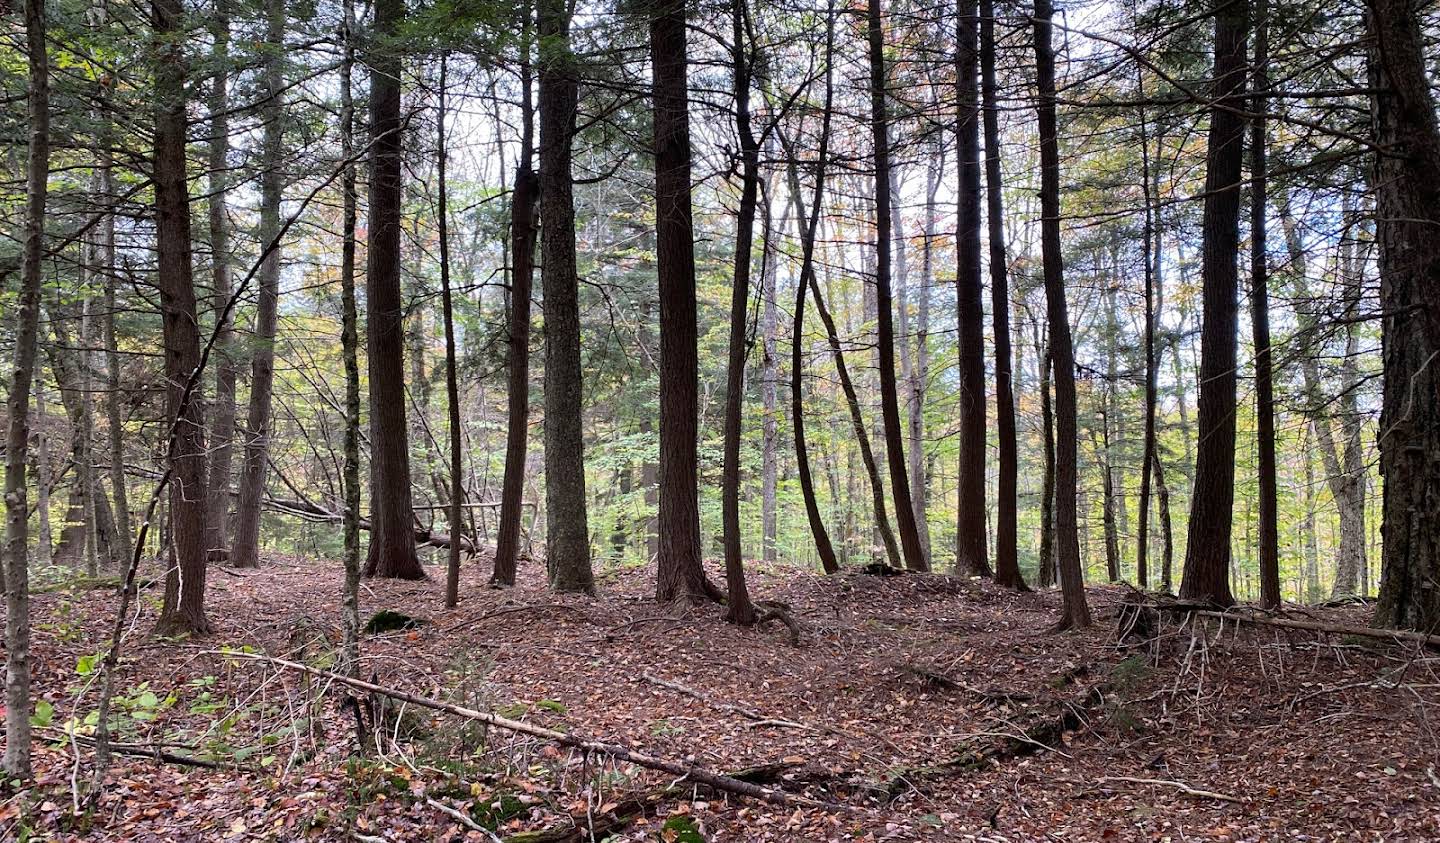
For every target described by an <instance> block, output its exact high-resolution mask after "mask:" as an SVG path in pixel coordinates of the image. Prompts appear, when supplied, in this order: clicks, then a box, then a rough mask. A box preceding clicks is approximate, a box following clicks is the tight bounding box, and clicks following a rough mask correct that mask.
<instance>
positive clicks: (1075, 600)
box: [1034, 0, 1091, 629]
mask: <svg viewBox="0 0 1440 843" xmlns="http://www.w3.org/2000/svg"><path fill="white" fill-rule="evenodd" d="M1053 15H1054V8H1053V7H1052V5H1051V2H1050V0H1035V17H1034V27H1035V64H1036V74H1035V75H1036V82H1037V85H1036V87H1037V88H1038V90H1039V95H1040V96H1039V100H1038V103H1037V106H1036V112H1037V117H1038V121H1039V129H1040V217H1041V219H1040V246H1041V253H1042V259H1043V262H1044V274H1045V301H1046V310H1047V314H1048V316H1049V326H1050V357H1051V365H1052V367H1053V373H1054V378H1055V415H1056V420H1055V421H1056V424H1055V437H1056V441H1055V545H1056V547H1055V552H1056V568H1057V569H1058V572H1059V575H1060V590H1061V594H1062V595H1063V598H1064V613H1063V614H1062V616H1061V618H1060V621H1059V623H1058V624H1057V627H1058V628H1061V629H1075V628H1084V627H1087V626H1089V625H1090V623H1091V620H1090V606H1089V604H1088V603H1087V602H1086V600H1085V580H1084V571H1083V570H1082V569H1081V567H1080V536H1079V530H1078V524H1077V519H1076V511H1075V496H1076V491H1077V485H1078V483H1077V477H1076V470H1075V467H1076V462H1077V457H1078V454H1077V447H1076V446H1077V444H1078V440H1077V433H1076V415H1075V350H1074V346H1073V344H1072V340H1071V336H1070V316H1069V308H1068V306H1067V305H1066V302H1065V275H1064V272H1065V267H1064V262H1063V261H1064V259H1063V254H1062V252H1061V248H1060V146H1059V136H1058V131H1059V130H1058V128H1057V126H1056V115H1055V100H1056V96H1055V49H1054V47H1053V46H1052V45H1051V41H1050V38H1051V29H1052V23H1051V18H1052V16H1053Z"/></svg>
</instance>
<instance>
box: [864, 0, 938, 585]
mask: <svg viewBox="0 0 1440 843" xmlns="http://www.w3.org/2000/svg"><path fill="white" fill-rule="evenodd" d="M881 2H882V0H868V4H867V28H866V29H867V35H868V38H869V42H870V132H871V137H872V141H873V143H874V151H873V154H874V158H875V307H876V314H875V315H876V334H877V337H876V339H877V341H878V342H879V344H880V346H879V356H880V414H881V417H882V419H883V420H884V423H885V454H886V463H887V464H888V465H889V467H890V486H891V491H892V494H893V495H894V500H895V520H896V522H897V525H898V526H899V529H900V547H901V549H902V550H903V552H904V556H905V567H906V568H909V569H911V570H914V571H928V570H930V560H929V559H928V558H926V556H925V548H924V547H923V546H922V545H921V544H920V532H919V529H918V528H917V527H916V526H915V506H914V503H913V502H912V501H911V500H910V480H909V477H908V472H907V471H906V468H905V433H904V430H903V429H902V428H901V427H900V402H899V395H898V390H897V387H896V384H895V326H894V315H895V314H894V306H893V304H892V303H891V300H890V245H891V243H890V118H889V106H888V104H887V103H886V99H887V96H888V95H887V92H886V79H887V74H886V71H885V31H884V28H883V23H882V17H881V11H880V4H881Z"/></svg>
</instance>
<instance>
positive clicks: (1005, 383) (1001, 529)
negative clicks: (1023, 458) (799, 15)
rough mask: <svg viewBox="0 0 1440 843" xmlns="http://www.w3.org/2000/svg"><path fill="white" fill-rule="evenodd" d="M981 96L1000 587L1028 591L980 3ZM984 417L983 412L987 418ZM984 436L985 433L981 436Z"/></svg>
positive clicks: (990, 80)
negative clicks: (1023, 573) (1022, 561)
mask: <svg viewBox="0 0 1440 843" xmlns="http://www.w3.org/2000/svg"><path fill="white" fill-rule="evenodd" d="M980 93H981V98H982V101H983V104H984V117H985V196H986V213H985V221H986V224H987V225H988V226H989V240H990V310H991V313H990V317H991V323H992V326H993V332H994V334H995V429H996V433H997V435H998V437H999V444H1000V448H999V453H998V465H997V475H996V482H995V494H996V497H997V501H996V517H995V582H996V583H998V584H999V585H1003V586H1006V587H1008V588H1014V589H1018V590H1020V591H1028V590H1029V589H1028V588H1027V587H1026V585H1025V580H1024V578H1023V577H1021V575H1020V558H1019V547H1018V536H1017V531H1018V522H1019V512H1018V509H1017V507H1018V502H1017V500H1016V487H1017V485H1018V484H1019V473H1020V464H1019V459H1020V458H1019V449H1018V445H1017V444H1016V441H1015V440H1016V435H1015V393H1014V386H1013V375H1012V368H1011V359H1010V358H1011V354H1010V280H1009V274H1010V273H1009V267H1008V266H1007V260H1006V254H1005V205H1004V199H1003V197H1002V193H1001V188H1002V184H1001V181H1000V113H999V105H998V103H997V97H996V90H995V3H994V0H981V2H980ZM982 416H983V413H982ZM982 432H983V431H982Z"/></svg>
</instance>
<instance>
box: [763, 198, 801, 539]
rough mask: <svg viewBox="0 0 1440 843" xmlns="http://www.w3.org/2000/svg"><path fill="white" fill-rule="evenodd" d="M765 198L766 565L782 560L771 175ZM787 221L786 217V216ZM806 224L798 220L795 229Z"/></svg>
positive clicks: (776, 314)
mask: <svg viewBox="0 0 1440 843" xmlns="http://www.w3.org/2000/svg"><path fill="white" fill-rule="evenodd" d="M765 184H766V189H765V196H766V197H767V201H765V202H762V203H761V204H760V213H761V214H762V215H763V216H762V220H763V227H764V244H763V246H762V247H761V248H762V251H761V257H760V298H761V303H760V351H761V354H762V358H761V362H760V380H761V383H760V400H761V409H762V412H763V416H764V418H763V420H762V421H761V427H760V522H761V555H762V558H763V559H764V560H765V562H766V563H767V564H768V563H772V562H775V561H776V560H777V559H778V558H779V547H778V532H779V502H778V501H777V499H776V494H777V492H778V486H779V475H780V462H779V459H778V457H779V449H778V448H777V447H776V446H777V445H778V444H779V442H780V424H779V419H778V418H777V416H778V413H779V400H780V396H779V390H778V389H777V387H778V385H779V380H780V361H779V359H778V358H777V357H776V333H777V331H778V325H779V321H780V312H779V308H778V307H776V304H775V292H776V287H777V284H776V278H777V272H776V271H775V269H774V267H773V258H774V254H775V243H774V237H773V234H774V232H773V231H772V226H771V218H770V203H769V201H768V197H769V195H770V191H771V188H770V185H771V184H772V182H771V179H770V176H769V175H767V176H766V181H765ZM782 221H783V217H782ZM802 224H803V223H802V222H801V221H800V219H799V218H798V217H797V218H796V220H795V227H796V228H799V227H800V226H801V225H802Z"/></svg>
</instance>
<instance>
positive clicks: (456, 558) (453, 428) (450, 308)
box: [435, 53, 465, 608]
mask: <svg viewBox="0 0 1440 843" xmlns="http://www.w3.org/2000/svg"><path fill="white" fill-rule="evenodd" d="M447 58H448V57H447V55H446V54H445V53H441V54H440V86H439V91H438V93H437V97H438V102H437V107H436V113H435V167H436V208H435V219H436V224H437V234H438V236H439V238H440V310H441V315H442V318H443V319H444V321H445V399H446V409H447V411H448V412H447V414H446V415H447V418H448V421H449V431H448V432H449V434H450V513H449V514H450V518H449V521H450V539H451V540H450V547H449V552H448V553H447V554H446V558H445V605H446V607H448V608H454V607H455V606H456V605H458V604H459V602H460V545H461V542H460V536H461V535H463V534H464V530H465V465H464V452H463V450H462V446H461V428H460V381H459V378H458V373H457V372H456V369H457V367H458V361H457V360H456V359H455V313H454V304H453V302H452V301H451V296H450V223H449V216H450V203H449V195H448V192H447V185H446V183H445V164H446V161H445V159H446V155H447V152H446V146H445V85H446V84H447V82H448V80H447V79H446V64H447Z"/></svg>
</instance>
